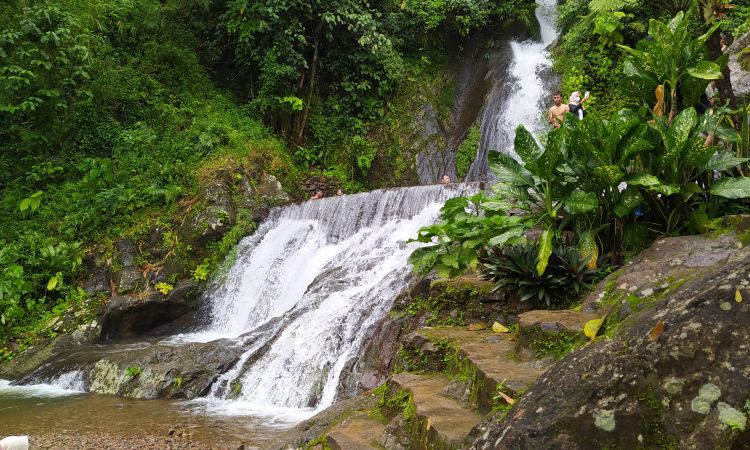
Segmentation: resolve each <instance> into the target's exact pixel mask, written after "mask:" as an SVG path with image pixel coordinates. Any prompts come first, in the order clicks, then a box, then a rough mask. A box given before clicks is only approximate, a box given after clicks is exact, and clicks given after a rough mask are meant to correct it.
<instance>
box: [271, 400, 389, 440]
mask: <svg viewBox="0 0 750 450" xmlns="http://www.w3.org/2000/svg"><path fill="white" fill-rule="evenodd" d="M377 400H378V397H377V396H374V395H371V394H369V393H365V394H363V395H360V396H358V397H354V398H351V399H349V400H344V401H341V402H337V403H334V404H333V405H331V406H330V407H328V408H326V409H324V410H323V411H321V412H319V413H318V414H316V415H315V416H313V417H311V418H309V419H307V420H305V421H304V422H300V423H299V424H297V425H296V426H295V427H294V428H292V429H291V430H289V431H287V432H286V433H284V434H283V435H282V436H280V437H279V439H278V440H277V441H276V442H274V443H272V444H268V445H265V446H264V447H262V448H263V449H264V450H287V449H290V448H307V447H305V444H306V443H307V442H309V441H312V440H313V439H317V438H319V437H321V436H323V435H324V434H325V433H326V431H327V430H329V429H331V427H333V426H334V425H336V424H338V423H341V422H342V421H343V420H344V419H346V418H347V417H349V416H351V415H352V414H353V413H354V412H355V411H367V410H370V409H372V408H373V407H374V406H375V404H376V403H377Z"/></svg>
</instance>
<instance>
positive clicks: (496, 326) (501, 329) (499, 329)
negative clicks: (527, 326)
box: [492, 322, 510, 333]
mask: <svg viewBox="0 0 750 450" xmlns="http://www.w3.org/2000/svg"><path fill="white" fill-rule="evenodd" d="M492 331H494V332H495V333H510V328H508V327H506V326H505V325H503V324H501V323H500V322H495V323H493V324H492Z"/></svg>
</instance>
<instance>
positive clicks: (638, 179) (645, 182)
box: [628, 173, 661, 187]
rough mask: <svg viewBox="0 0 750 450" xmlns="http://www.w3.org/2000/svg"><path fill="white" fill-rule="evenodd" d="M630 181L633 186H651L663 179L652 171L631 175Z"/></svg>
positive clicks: (658, 183)
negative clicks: (651, 172) (652, 173)
mask: <svg viewBox="0 0 750 450" xmlns="http://www.w3.org/2000/svg"><path fill="white" fill-rule="evenodd" d="M628 183H629V184H631V185H633V186H643V187H651V186H658V185H660V184H661V181H659V179H658V178H657V177H655V176H654V175H651V174H650V173H639V174H637V175H635V176H633V177H631V178H630V180H628Z"/></svg>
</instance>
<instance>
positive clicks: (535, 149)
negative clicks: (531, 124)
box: [513, 125, 542, 173]
mask: <svg viewBox="0 0 750 450" xmlns="http://www.w3.org/2000/svg"><path fill="white" fill-rule="evenodd" d="M513 148H514V149H515V151H516V154H517V155H518V156H520V157H521V161H523V164H524V166H525V167H526V168H527V169H529V171H530V172H532V173H534V172H535V168H536V160H537V159H538V158H539V155H541V154H542V149H540V148H539V145H538V144H537V143H536V139H534V136H533V135H532V134H531V133H530V132H529V130H527V129H526V127H524V126H523V125H519V126H518V128H516V138H515V141H514V142H513Z"/></svg>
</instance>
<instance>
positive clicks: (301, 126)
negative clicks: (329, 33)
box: [297, 22, 323, 145]
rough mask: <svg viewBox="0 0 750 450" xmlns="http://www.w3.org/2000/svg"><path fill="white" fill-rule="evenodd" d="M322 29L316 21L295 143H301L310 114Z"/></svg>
mask: <svg viewBox="0 0 750 450" xmlns="http://www.w3.org/2000/svg"><path fill="white" fill-rule="evenodd" d="M322 31H323V22H318V26H317V27H316V28H315V49H314V50H313V60H312V65H311V67H310V83H309V84H308V86H307V100H306V101H305V107H304V109H303V110H302V119H301V120H300V123H299V128H298V130H297V145H299V144H301V143H302V136H304V134H305V128H306V127H307V118H308V116H309V114H310V103H312V97H313V93H314V91H315V76H316V75H317V67H318V48H319V47H320V33H321V32H322Z"/></svg>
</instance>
